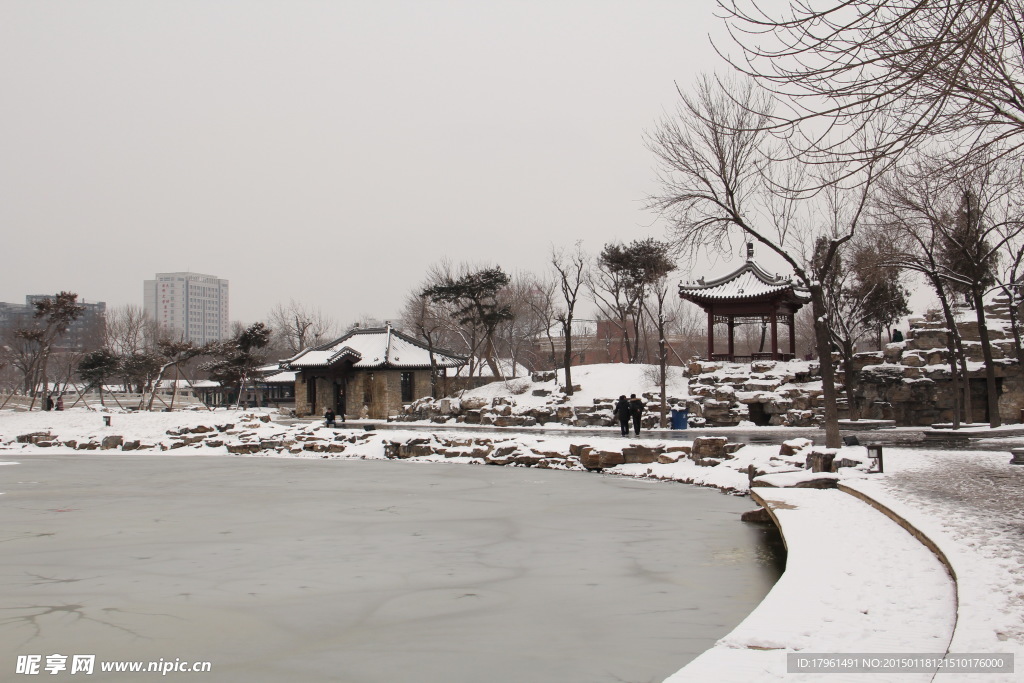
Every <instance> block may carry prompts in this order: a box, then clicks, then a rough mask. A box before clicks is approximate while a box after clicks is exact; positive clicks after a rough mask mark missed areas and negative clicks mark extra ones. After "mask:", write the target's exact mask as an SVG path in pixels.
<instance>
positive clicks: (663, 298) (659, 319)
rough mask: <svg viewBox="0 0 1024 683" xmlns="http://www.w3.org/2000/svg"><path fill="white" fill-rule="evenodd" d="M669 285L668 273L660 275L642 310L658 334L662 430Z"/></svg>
mask: <svg viewBox="0 0 1024 683" xmlns="http://www.w3.org/2000/svg"><path fill="white" fill-rule="evenodd" d="M669 290H670V285H669V279H668V273H664V274H662V275H661V276H660V277H659V278H658V279H657V280H656V281H654V282H651V283H650V286H649V292H650V296H649V297H648V298H649V299H651V301H646V300H645V302H644V310H646V311H647V315H648V317H649V318H650V319H651V322H652V323H653V324H654V326H655V329H656V330H657V333H658V387H659V388H660V389H661V402H660V406H659V408H660V414H661V418H660V426H661V428H662V429H665V428H666V427H668V418H667V414H668V389H667V387H668V353H669V345H668V341H667V340H666V336H667V335H668V332H667V330H668V326H669V325H670V324H671V323H672V319H671V318H670V317H669V315H670V307H669V306H668V305H667V301H668V295H669Z"/></svg>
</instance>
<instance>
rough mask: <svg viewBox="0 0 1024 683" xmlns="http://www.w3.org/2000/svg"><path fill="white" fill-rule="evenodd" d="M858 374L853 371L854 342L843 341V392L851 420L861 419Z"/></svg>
mask: <svg viewBox="0 0 1024 683" xmlns="http://www.w3.org/2000/svg"><path fill="white" fill-rule="evenodd" d="M857 386H858V381H857V373H856V372H854V369H853V342H852V341H850V340H849V339H846V340H843V390H844V391H845V392H846V406H847V410H848V411H849V413H850V419H851V420H859V419H860V401H859V399H858V398H857Z"/></svg>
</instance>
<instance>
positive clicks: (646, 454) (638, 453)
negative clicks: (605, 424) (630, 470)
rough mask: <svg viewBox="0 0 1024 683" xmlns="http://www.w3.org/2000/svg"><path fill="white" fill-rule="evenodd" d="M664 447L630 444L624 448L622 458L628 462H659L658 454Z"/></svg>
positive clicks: (647, 463) (643, 463)
mask: <svg viewBox="0 0 1024 683" xmlns="http://www.w3.org/2000/svg"><path fill="white" fill-rule="evenodd" d="M661 452H662V449H660V448H657V449H654V448H648V447H647V446H640V445H630V446H624V447H623V448H622V459H623V461H624V462H625V463H628V464H637V463H638V464H642V465H649V464H650V463H652V462H658V455H660V454H661Z"/></svg>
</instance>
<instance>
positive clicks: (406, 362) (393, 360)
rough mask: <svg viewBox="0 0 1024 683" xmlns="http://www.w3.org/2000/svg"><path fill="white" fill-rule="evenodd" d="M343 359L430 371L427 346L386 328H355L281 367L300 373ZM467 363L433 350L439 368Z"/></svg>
mask: <svg viewBox="0 0 1024 683" xmlns="http://www.w3.org/2000/svg"><path fill="white" fill-rule="evenodd" d="M343 360H349V361H350V362H351V363H352V366H353V367H356V368H379V367H391V368H429V367H430V352H429V350H428V349H427V347H426V345H424V344H422V343H421V342H418V341H416V340H415V339H413V338H412V337H409V336H407V335H405V334H402V333H401V332H399V331H398V330H396V329H393V328H392V327H391V326H390V325H387V326H385V327H381V328H367V329H354V330H352V331H350V332H349V333H348V334H346V335H345V336H343V337H341V338H339V339H335V340H334V341H332V342H328V343H327V344H323V345H321V346H317V347H315V348H312V349H306V350H303V351H301V352H300V353H298V354H296V355H295V356H293V357H292V358H288V359H286V360H283V361H281V365H282V366H283V367H287V368H290V369H295V370H301V369H302V368H313V367H327V366H330V365H334V364H335V363H338V362H341V361H343ZM465 363H466V359H465V358H463V357H461V356H456V355H454V354H451V353H448V352H445V351H439V350H437V349H435V350H434V365H435V366H437V367H442V368H456V367H459V366H461V365H465Z"/></svg>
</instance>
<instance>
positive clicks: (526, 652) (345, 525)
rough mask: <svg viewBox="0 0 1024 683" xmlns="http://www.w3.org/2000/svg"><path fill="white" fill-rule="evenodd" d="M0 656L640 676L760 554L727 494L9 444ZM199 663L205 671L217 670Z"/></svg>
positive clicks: (559, 677) (679, 658)
mask: <svg viewBox="0 0 1024 683" xmlns="http://www.w3.org/2000/svg"><path fill="white" fill-rule="evenodd" d="M19 458H20V460H21V462H20V464H19V465H18V466H17V467H9V468H3V475H0V484H2V487H0V488H2V489H3V490H4V491H6V492H7V495H5V496H4V503H3V506H4V513H3V514H4V539H5V541H6V543H5V544H4V554H3V555H2V559H0V580H2V581H3V583H4V585H6V586H8V590H7V591H5V597H4V598H3V599H2V600H0V608H2V609H3V618H2V619H0V643H3V644H2V645H0V653H2V655H0V666H2V667H4V668H3V670H4V671H5V672H7V673H8V674H9V673H10V672H12V671H13V667H14V660H15V658H16V656H17V655H19V654H33V653H35V654H42V655H47V654H53V653H61V654H96V655H97V656H98V658H99V659H105V660H116V659H128V660H157V659H160V658H163V659H165V660H168V659H171V660H173V659H174V658H181V659H184V660H196V661H210V662H212V664H213V674H214V678H213V679H216V680H246V681H281V680H302V681H338V680H345V681H417V682H429V681H439V682H440V681H444V682H446V683H452V682H457V681H474V682H475V681H488V682H492V681H515V682H516V683H520V682H522V681H560V682H571V681H579V682H581V683H596V682H599V681H621V680H629V681H648V680H650V681H660V680H662V679H664V678H665V677H667V676H668V675H670V674H671V673H672V672H674V671H676V670H677V669H678V668H679V667H680V666H682V665H683V664H685V663H686V662H687V661H689V659H691V658H693V657H695V656H696V655H697V654H699V653H700V652H702V651H703V650H705V649H706V648H708V647H710V646H711V645H712V644H713V643H714V641H715V640H716V639H717V638H719V637H721V636H723V635H724V634H725V633H727V632H728V631H729V630H730V629H732V628H733V627H734V626H735V625H736V624H737V623H739V622H740V621H741V620H742V619H743V618H744V617H745V616H746V615H747V614H748V613H749V612H750V611H751V609H753V608H754V606H755V605H756V604H757V603H758V602H759V601H760V600H761V599H762V597H763V596H764V595H765V594H766V592H767V591H768V590H769V589H770V588H771V585H772V583H773V582H774V581H775V579H776V578H777V576H778V569H777V567H775V565H774V564H773V562H772V559H771V557H770V550H769V549H768V548H767V546H766V545H765V543H764V537H763V536H762V534H763V531H762V530H760V529H758V528H755V527H750V526H748V525H744V524H742V523H740V522H739V521H738V516H739V513H740V512H742V511H744V510H746V509H748V508H749V507H750V502H749V501H747V500H742V499H737V498H734V497H730V496H725V495H722V494H720V493H718V492H715V491H711V490H702V489H696V488H691V487H682V486H678V485H674V484H664V483H657V482H647V481H635V480H631V479H626V478H621V477H610V476H582V475H580V474H579V473H572V472H557V471H546V470H529V469H506V468H494V467H464V466H461V467H443V466H437V465H429V464H418V463H406V462H371V461H335V460H281V459H263V458H237V459H235V458H232V459H228V458H210V457H180V458H163V457H153V456H131V455H122V454H118V455H82V454H76V455H60V454H53V453H46V454H44V455H33V456H31V457H21V454H19ZM213 679H211V680H213Z"/></svg>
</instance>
